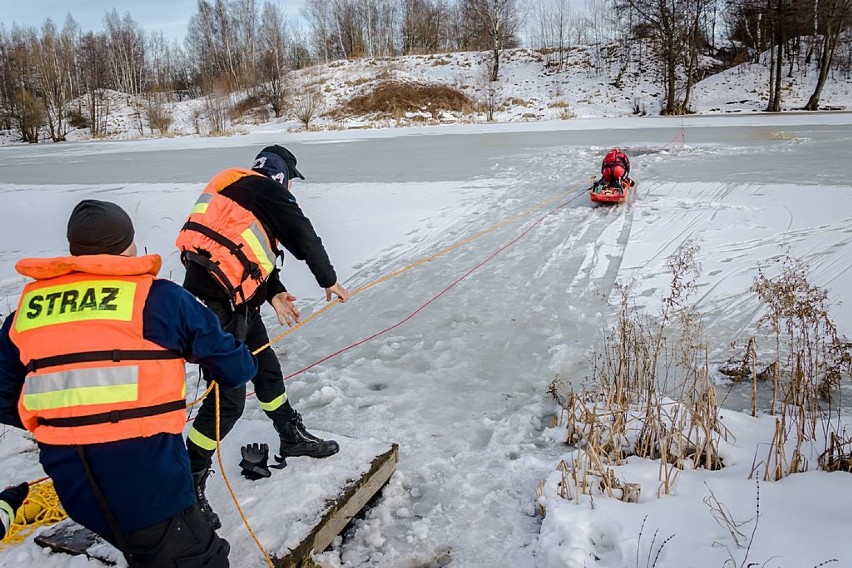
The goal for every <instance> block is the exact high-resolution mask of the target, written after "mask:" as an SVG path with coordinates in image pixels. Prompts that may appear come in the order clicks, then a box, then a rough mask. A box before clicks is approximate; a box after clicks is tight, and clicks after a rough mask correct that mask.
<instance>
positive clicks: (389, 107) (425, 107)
mask: <svg viewBox="0 0 852 568" xmlns="http://www.w3.org/2000/svg"><path fill="white" fill-rule="evenodd" d="M474 106H475V105H474V103H473V101H471V99H470V98H469V97H468V96H467V95H465V94H464V93H462V92H461V91H459V90H457V89H454V88H452V87H450V86H447V85H432V84H423V83H401V82H399V81H384V82H381V83H379V84H378V85H376V87H375V88H374V89H373V90H372V91H371V92H369V93H367V94H364V95H359V96H357V97H354V98H353V99H352V100H350V101H349V102H348V103H346V105H344V106H343V107H342V108H341V109H340V110H341V112H343V113H348V114H351V115H374V116H378V117H388V118H397V117H400V116H404V115H405V113H408V112H428V113H430V114H431V115H432V117H433V118H436V119H437V118H438V117H439V114H440V113H441V112H444V111H450V112H459V113H465V112H471V110H472V109H473V108H474Z"/></svg>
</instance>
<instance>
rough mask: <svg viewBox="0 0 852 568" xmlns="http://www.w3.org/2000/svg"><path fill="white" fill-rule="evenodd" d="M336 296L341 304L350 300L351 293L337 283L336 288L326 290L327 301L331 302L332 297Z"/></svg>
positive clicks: (330, 287) (331, 287)
mask: <svg viewBox="0 0 852 568" xmlns="http://www.w3.org/2000/svg"><path fill="white" fill-rule="evenodd" d="M332 294H334V295H335V296H337V298H338V299H339V300H340V301H341V302H345V301H346V300H348V299H349V296H350V295H351V294H349V291H348V290H347V289H346V288H344V287H343V286H341V285H340V283H338V282H335V284H334V286H329V287H328V288H326V289H325V301H326V302H330V301H331V295H332Z"/></svg>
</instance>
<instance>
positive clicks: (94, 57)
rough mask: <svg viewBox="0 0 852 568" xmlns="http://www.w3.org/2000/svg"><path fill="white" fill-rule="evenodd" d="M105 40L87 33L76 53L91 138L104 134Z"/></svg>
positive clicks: (105, 104) (107, 111)
mask: <svg viewBox="0 0 852 568" xmlns="http://www.w3.org/2000/svg"><path fill="white" fill-rule="evenodd" d="M107 49H108V48H107V39H106V37H105V36H104V35H103V34H93V33H92V32H88V33H86V34H85V35H83V36H82V37H81V38H80V42H79V46H78V52H79V61H80V77H81V81H82V85H81V88H82V90H83V91H84V92H85V93H86V103H87V104H86V106H87V110H88V112H87V116H86V119H87V120H86V122H87V123H88V125H89V128H90V129H91V131H92V136H94V137H98V136H101V135H103V134H105V133H106V117H107V115H108V114H109V99H107V98H106V97H105V96H104V89H105V88H106V85H107V75H108V73H109V71H108V69H107V63H106V61H107Z"/></svg>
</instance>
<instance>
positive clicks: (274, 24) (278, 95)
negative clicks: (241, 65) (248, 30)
mask: <svg viewBox="0 0 852 568" xmlns="http://www.w3.org/2000/svg"><path fill="white" fill-rule="evenodd" d="M259 42H260V47H259V51H260V64H259V69H260V73H259V75H260V78H261V80H262V81H263V88H262V90H261V91H262V93H263V94H264V96H265V98H266V102H267V103H269V105H270V106H271V107H272V112H274V113H275V117H276V118H277V117H280V116H281V114H282V112H283V111H284V103H285V98H284V97H285V93H286V91H285V83H284V81H285V77H286V73H287V67H288V51H287V46H288V41H287V33H286V21H285V19H284V13H283V12H282V10H281V8H280V7H279V6H278V5H277V4H273V3H272V2H265V3H264V5H263V13H262V15H261V20H260V34H259Z"/></svg>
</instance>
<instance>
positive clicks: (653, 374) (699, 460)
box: [550, 245, 727, 502]
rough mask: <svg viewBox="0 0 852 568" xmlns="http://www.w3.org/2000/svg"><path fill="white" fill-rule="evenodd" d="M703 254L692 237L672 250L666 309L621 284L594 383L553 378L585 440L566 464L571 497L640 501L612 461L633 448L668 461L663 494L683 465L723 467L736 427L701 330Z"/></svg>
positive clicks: (569, 423)
mask: <svg viewBox="0 0 852 568" xmlns="http://www.w3.org/2000/svg"><path fill="white" fill-rule="evenodd" d="M696 254H697V248H696V247H693V246H689V245H688V246H685V247H682V248H681V249H679V250H678V251H677V252H676V253H675V255H674V256H673V257H672V258H671V259H670V260H669V270H670V272H671V274H672V280H671V286H670V290H669V292H668V295H667V296H666V297H665V298H664V299H663V303H662V309H661V313H660V314H659V316H658V317H656V318H653V317H650V316H647V315H644V314H642V313H640V312H639V311H638V310H637V309H636V307H635V305H634V302H633V297H632V292H631V287H630V286H624V285H619V289H620V291H621V298H620V306H619V313H618V318H617V321H616V323H615V325H614V326H613V327H612V329H611V330H610V331H609V333H608V335H607V337H606V338H605V341H604V342H603V347H602V348H601V349H600V350H599V351H598V352H597V353H596V354H595V356H594V358H593V369H592V384H593V386H592V387H591V388H587V389H585V390H583V391H582V392H580V393H576V392H574V391H573V390H568V391H567V392H566V391H565V389H564V386H563V385H562V384H561V383H560V381H559V379H558V378H557V379H556V380H555V381H554V382H553V383H552V384H551V387H550V394H551V395H552V396H553V397H554V398H555V399H556V400H557V401H558V403H559V405H560V407H561V416H560V418H559V420H560V423H561V424H562V425H563V426H564V427H565V428H566V430H567V444H569V445H572V446H575V447H577V448H578V450H579V451H578V452H576V453H575V454H574V456H575V457H574V458H573V461H572V463H570V464H565V465H564V466H561V467H563V468H564V473H563V476H564V477H565V480H564V483H563V486H564V487H565V490H566V492H569V493H571V497H569V498H573V499H578V498H579V495H583V494H585V495H591V496H593V495H605V496H610V497H616V498H619V499H621V500H624V501H628V502H633V501H634V499H635V500H637V501H638V495H639V490H640V489H639V486H638V485H637V484H631V483H628V482H626V481H622V480H619V479H617V478H616V476H615V472H614V470H613V469H612V467H613V466H617V465H620V464H623V463H624V461H625V460H626V459H627V458H629V457H630V456H638V457H642V458H648V459H654V460H658V461H659V465H660V467H659V482H660V483H659V486H658V488H657V494H658V495H663V494H666V495H667V494H670V493H671V492H672V490H673V489H674V487H675V485H676V484H677V480H678V477H679V475H680V471H681V470H682V469H694V468H705V469H710V470H717V469H720V468H722V467H723V465H724V464H723V461H722V459H721V458H720V456H719V453H718V444H719V441H720V439H721V438H723V437H726V436H727V431H726V430H725V428H724V427H723V426H722V425H721V422H720V421H719V406H718V403H717V401H716V391H715V389H714V387H713V385H712V383H711V381H710V378H709V371H708V363H707V360H708V356H707V348H706V346H705V345H704V344H703V343H701V342H700V341H699V339H698V338H700V337H701V335H702V332H701V325H700V319H699V317H698V314H696V313H695V312H694V310H693V309H691V308H689V307H688V305H687V300H688V298H689V296H690V295H691V294H692V292H693V291H694V289H695V280H696V278H697V275H698V272H699V270H698V266H697V262H696V260H695V257H696ZM570 489H573V492H571V491H570Z"/></svg>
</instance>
